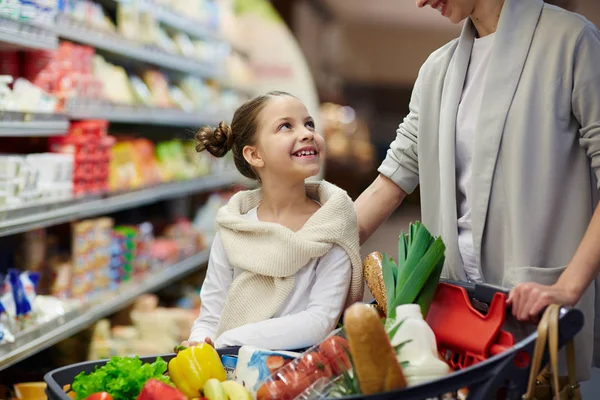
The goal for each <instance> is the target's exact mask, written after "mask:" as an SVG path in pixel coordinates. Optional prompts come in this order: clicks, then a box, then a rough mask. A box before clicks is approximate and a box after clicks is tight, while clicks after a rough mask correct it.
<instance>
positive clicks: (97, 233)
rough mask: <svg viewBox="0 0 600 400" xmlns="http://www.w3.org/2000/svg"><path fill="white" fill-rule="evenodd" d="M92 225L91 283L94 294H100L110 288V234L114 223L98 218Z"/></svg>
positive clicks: (107, 219)
mask: <svg viewBox="0 0 600 400" xmlns="http://www.w3.org/2000/svg"><path fill="white" fill-rule="evenodd" d="M93 224H94V228H93V230H94V233H93V235H94V250H93V252H94V255H93V262H92V268H93V270H92V282H93V288H94V292H95V293H102V292H104V291H106V290H108V289H109V286H110V259H111V248H110V246H111V233H112V229H113V225H114V221H113V220H112V219H111V218H98V219H96V220H94V221H93Z"/></svg>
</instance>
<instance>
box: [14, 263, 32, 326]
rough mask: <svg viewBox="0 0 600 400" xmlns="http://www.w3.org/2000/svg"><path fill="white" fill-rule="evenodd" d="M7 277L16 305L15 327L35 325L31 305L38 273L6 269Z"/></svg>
mask: <svg viewBox="0 0 600 400" xmlns="http://www.w3.org/2000/svg"><path fill="white" fill-rule="evenodd" d="M8 279H9V280H10V281H11V286H12V290H13V297H14V301H15V306H16V323H17V329H18V330H23V329H27V328H28V327H30V326H32V325H35V324H36V321H35V318H34V317H33V316H32V312H33V305H34V304H35V297H36V285H37V282H38V279H39V274H37V273H35V272H29V271H25V272H20V271H19V270H16V269H9V270H8Z"/></svg>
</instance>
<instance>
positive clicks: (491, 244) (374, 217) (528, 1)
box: [355, 0, 600, 380]
mask: <svg viewBox="0 0 600 400" xmlns="http://www.w3.org/2000/svg"><path fill="white" fill-rule="evenodd" d="M417 5H418V6H419V7H425V6H431V7H433V8H436V9H438V10H439V11H440V12H441V13H442V14H443V15H444V16H445V17H447V18H448V19H450V20H451V21H452V22H454V23H458V22H460V21H462V20H464V19H465V18H468V19H467V21H466V23H465V25H464V28H463V30H462V33H461V36H460V38H458V39H457V40H454V41H452V42H450V43H448V44H447V45H445V46H444V47H442V48H440V49H438V50H437V51H435V52H434V53H433V54H432V55H431V56H430V57H429V58H428V60H427V61H426V62H425V64H424V65H423V66H422V68H421V70H420V71H419V75H418V78H417V81H416V83H415V87H414V90H413V94H412V98H411V102H410V112H409V114H408V116H407V117H406V118H405V119H404V121H403V122H402V123H401V124H400V126H399V128H398V131H397V137H396V140H395V141H394V142H393V143H392V144H391V146H390V149H389V151H388V154H387V157H386V159H385V160H384V162H383V163H382V165H381V166H380V168H379V172H380V176H379V177H378V178H377V179H376V180H375V181H374V182H373V183H372V184H371V186H370V187H369V188H368V189H367V190H365V192H364V193H363V194H362V195H361V196H360V197H359V198H358V199H357V200H356V203H355V208H356V210H357V213H358V218H359V226H360V230H361V240H362V241H365V240H366V239H367V238H368V237H369V236H370V235H371V234H372V233H373V231H374V230H375V229H377V227H378V226H379V225H380V224H381V223H382V222H383V221H384V220H385V219H386V218H387V217H388V216H389V215H390V214H391V213H392V212H393V210H394V209H395V208H396V207H398V206H399V205H400V203H402V200H403V199H404V198H405V196H406V195H407V194H410V193H411V192H412V191H413V190H414V189H415V188H416V186H417V185H420V190H421V209H422V214H423V217H422V219H423V222H424V223H425V224H426V226H427V227H428V228H429V229H430V230H431V231H432V232H433V233H435V234H438V235H441V236H442V237H443V239H444V242H445V243H446V246H447V249H446V260H447V262H446V264H445V267H444V274H443V276H444V277H445V278H449V279H454V280H463V281H464V280H469V281H475V282H486V283H489V284H493V285H497V286H501V287H505V288H510V289H512V291H511V294H510V299H509V301H510V302H511V303H512V308H513V313H514V314H515V316H516V317H517V318H518V319H520V320H527V319H532V318H533V317H535V316H536V315H537V314H538V313H539V312H540V311H541V310H542V309H543V308H544V307H545V306H546V305H548V304H550V303H553V302H558V303H563V304H571V305H574V304H577V305H578V307H579V308H580V309H581V310H582V311H583V313H584V316H585V326H584V328H583V331H582V332H581V333H580V334H579V335H578V337H577V343H576V345H577V346H578V349H577V350H578V351H577V357H578V360H577V361H578V378H579V379H580V380H585V379H588V377H589V372H590V368H591V366H592V362H593V357H594V354H593V344H594V327H595V301H596V297H597V296H596V288H595V285H592V282H594V279H595V277H596V274H597V272H598V270H599V269H600V246H598V245H597V243H598V242H600V211H599V210H596V212H595V213H594V210H595V209H596V205H597V202H598V199H599V198H600V197H599V196H598V195H599V192H598V186H597V185H598V183H597V179H598V178H599V177H600V68H598V65H600V33H599V32H598V30H597V29H596V27H595V26H594V25H593V24H591V23H590V22H588V21H587V20H585V19H584V18H583V17H581V16H579V15H576V14H573V13H569V12H567V11H565V10H563V9H560V8H558V7H555V6H551V5H548V4H544V3H543V1H542V0H418V1H417ZM599 322H600V321H599ZM599 355H600V354H599Z"/></svg>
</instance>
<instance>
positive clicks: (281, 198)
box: [259, 180, 312, 219]
mask: <svg viewBox="0 0 600 400" xmlns="http://www.w3.org/2000/svg"><path fill="white" fill-rule="evenodd" d="M261 186H262V200H261V203H260V206H259V208H260V211H261V213H262V214H263V215H266V216H268V217H269V219H279V218H281V217H285V216H286V215H289V214H296V213H298V212H300V213H301V212H303V211H305V210H306V208H307V205H310V204H311V203H312V201H311V200H310V199H309V198H308V197H307V196H306V185H305V183H304V182H303V181H302V182H294V183H287V182H281V181H280V180H278V181H277V182H269V181H263V182H262V184H261Z"/></svg>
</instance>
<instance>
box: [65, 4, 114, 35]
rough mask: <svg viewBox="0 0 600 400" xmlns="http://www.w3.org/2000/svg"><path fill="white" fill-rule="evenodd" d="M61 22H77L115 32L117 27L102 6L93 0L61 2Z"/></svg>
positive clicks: (94, 28) (100, 29) (96, 28)
mask: <svg viewBox="0 0 600 400" xmlns="http://www.w3.org/2000/svg"><path fill="white" fill-rule="evenodd" d="M58 12H59V13H60V16H61V18H60V21H59V22H61V23H72V22H77V23H79V24H81V25H84V26H85V27H87V28H90V27H91V28H92V29H93V30H99V31H104V32H110V33H114V32H115V30H116V28H115V26H114V24H113V23H112V21H111V20H110V19H109V18H108V17H107V16H106V15H105V13H104V10H103V9H102V6H101V5H100V4H98V3H96V2H94V1H92V0H65V1H60V2H59V7H58Z"/></svg>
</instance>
